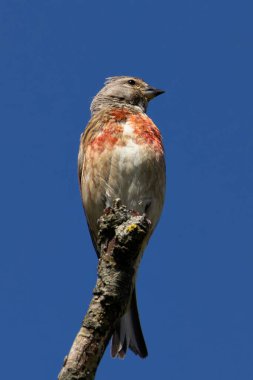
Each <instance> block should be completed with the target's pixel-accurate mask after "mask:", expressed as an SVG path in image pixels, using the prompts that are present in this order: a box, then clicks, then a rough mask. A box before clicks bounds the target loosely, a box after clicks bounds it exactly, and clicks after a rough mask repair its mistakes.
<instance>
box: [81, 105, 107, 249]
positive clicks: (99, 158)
mask: <svg viewBox="0 0 253 380" xmlns="http://www.w3.org/2000/svg"><path fill="white" fill-rule="evenodd" d="M107 121H108V120H107V115H106V114H103V113H99V114H98V115H95V116H94V117H93V118H92V119H91V120H90V122H89V124H88V125H87V127H86V129H85V131H84V133H82V134H81V138H80V147H79V153H78V178H79V186H80V191H81V197H82V203H83V207H84V211H85V215H86V218H87V223H88V227H89V230H90V234H91V238H92V241H93V245H94V247H95V249H96V252H97V255H98V256H99V249H98V246H97V244H96V241H97V234H98V228H97V220H98V219H99V217H100V216H101V215H102V213H103V210H104V209H105V207H106V201H105V189H106V183H107V179H108V177H109V173H110V160H111V156H110V154H108V150H107V149H102V150H101V147H102V146H98V145H96V144H97V143H96V142H97V141H98V140H99V136H100V135H101V133H102V131H103V126H104V125H105V124H106V122H107Z"/></svg>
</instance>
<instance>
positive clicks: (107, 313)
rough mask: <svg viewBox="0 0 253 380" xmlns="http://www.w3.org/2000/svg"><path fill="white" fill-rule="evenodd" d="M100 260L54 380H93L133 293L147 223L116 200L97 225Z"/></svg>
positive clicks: (147, 221) (148, 223)
mask: <svg viewBox="0 0 253 380" xmlns="http://www.w3.org/2000/svg"><path fill="white" fill-rule="evenodd" d="M98 224H99V246H100V247H101V256H100V258H99V263H98V277H97V283H96V287H95V289H94V291H93V298H92V301H91V303H90V306H89V309H88V311H87V314H86V316H85V318H84V320H83V322H82V327H81V329H80V331H79V333H78V334H77V336H76V338H75V340H74V343H73V345H72V347H71V349H70V352H69V354H68V356H67V357H66V358H65V360H64V364H63V368H62V370H61V372H60V374H59V376H58V380H93V379H94V378H95V373H96V370H97V367H98V365H99V362H100V360H101V358H102V356H103V354H104V351H105V349H106V346H107V344H108V342H109V340H110V338H111V336H112V333H113V331H114V326H115V324H116V322H117V321H118V319H119V318H121V317H122V316H123V315H124V313H125V312H126V309H127V306H128V302H129V299H130V296H131V293H132V290H133V282H134V281H133V280H134V275H135V271H136V265H137V261H138V260H137V258H138V254H139V253H140V249H141V245H142V242H143V240H144V239H145V237H146V235H147V232H148V229H149V226H150V222H149V220H148V219H147V218H146V217H145V216H144V215H142V216H140V215H138V214H137V213H136V212H134V211H131V210H128V209H127V208H126V207H125V206H122V205H121V204H120V200H119V199H117V200H116V201H115V203H114V206H113V207H112V208H108V209H105V211H104V214H103V215H102V216H101V218H100V219H99V221H98Z"/></svg>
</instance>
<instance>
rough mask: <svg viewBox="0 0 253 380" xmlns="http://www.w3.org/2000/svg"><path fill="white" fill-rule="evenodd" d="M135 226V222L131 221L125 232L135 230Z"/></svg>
mask: <svg viewBox="0 0 253 380" xmlns="http://www.w3.org/2000/svg"><path fill="white" fill-rule="evenodd" d="M136 228H138V226H137V224H135V223H132V224H130V226H127V228H126V232H131V231H133V230H135V229H136Z"/></svg>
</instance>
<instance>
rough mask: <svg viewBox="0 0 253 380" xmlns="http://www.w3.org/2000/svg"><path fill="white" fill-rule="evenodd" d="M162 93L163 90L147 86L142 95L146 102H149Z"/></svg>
mask: <svg viewBox="0 0 253 380" xmlns="http://www.w3.org/2000/svg"><path fill="white" fill-rule="evenodd" d="M164 92H165V91H163V90H159V89H158V88H154V87H151V86H149V87H147V88H146V89H145V90H144V95H145V96H146V98H147V99H148V100H151V99H153V98H155V97H156V96H158V95H161V94H163V93H164Z"/></svg>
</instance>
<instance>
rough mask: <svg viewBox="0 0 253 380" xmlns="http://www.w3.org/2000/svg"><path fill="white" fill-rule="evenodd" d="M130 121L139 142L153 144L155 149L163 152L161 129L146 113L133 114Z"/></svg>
mask: <svg viewBox="0 0 253 380" xmlns="http://www.w3.org/2000/svg"><path fill="white" fill-rule="evenodd" d="M128 121H129V122H130V123H131V126H132V128H133V130H134V134H135V135H136V140H137V142H138V143H139V144H148V145H152V146H153V148H154V149H155V150H158V151H160V152H163V144H162V136H161V134H160V131H159V129H158V128H157V126H156V125H155V124H154V123H153V122H152V120H151V119H150V118H149V117H148V116H147V115H146V114H136V115H131V116H130V117H129V119H128Z"/></svg>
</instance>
